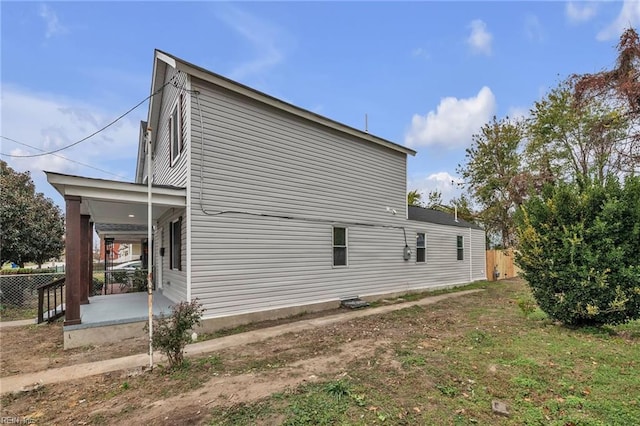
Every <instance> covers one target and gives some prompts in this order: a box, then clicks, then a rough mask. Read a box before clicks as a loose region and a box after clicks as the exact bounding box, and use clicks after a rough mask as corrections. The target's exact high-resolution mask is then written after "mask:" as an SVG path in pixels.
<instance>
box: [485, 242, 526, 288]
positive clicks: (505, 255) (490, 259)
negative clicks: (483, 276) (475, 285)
mask: <svg viewBox="0 0 640 426" xmlns="http://www.w3.org/2000/svg"><path fill="white" fill-rule="evenodd" d="M514 260H515V253H514V251H513V249H506V250H487V279H488V280H489V281H495V280H501V279H504V278H514V277H517V276H518V274H520V268H518V267H517V266H516V264H515V262H514Z"/></svg>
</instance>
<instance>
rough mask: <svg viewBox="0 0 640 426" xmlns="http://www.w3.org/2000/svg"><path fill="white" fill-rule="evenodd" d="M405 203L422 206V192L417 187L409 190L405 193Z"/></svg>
mask: <svg viewBox="0 0 640 426" xmlns="http://www.w3.org/2000/svg"><path fill="white" fill-rule="evenodd" d="M407 204H409V205H410V206H417V207H422V194H421V193H420V192H418V190H417V189H414V190H413V191H409V193H408V194H407Z"/></svg>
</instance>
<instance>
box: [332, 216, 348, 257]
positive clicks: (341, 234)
mask: <svg viewBox="0 0 640 426" xmlns="http://www.w3.org/2000/svg"><path fill="white" fill-rule="evenodd" d="M333 266H347V228H344V227H339V226H334V227H333Z"/></svg>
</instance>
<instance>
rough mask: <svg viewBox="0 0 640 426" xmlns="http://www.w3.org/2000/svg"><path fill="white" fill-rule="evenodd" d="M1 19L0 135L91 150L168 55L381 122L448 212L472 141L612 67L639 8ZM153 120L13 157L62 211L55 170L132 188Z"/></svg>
mask: <svg viewBox="0 0 640 426" xmlns="http://www.w3.org/2000/svg"><path fill="white" fill-rule="evenodd" d="M1 21H2V29H1V32H2V33H1V36H2V41H1V43H2V52H1V53H2V57H1V59H2V61H1V63H2V67H1V77H0V82H1V92H2V105H1V108H2V109H1V128H0V134H1V135H2V136H5V137H8V138H11V139H15V140H17V141H20V142H23V143H26V144H29V145H32V146H34V147H37V148H40V149H43V150H51V149H55V148H58V147H61V146H64V145H67V144H69V143H72V142H75V141H76V140H79V139H81V138H82V137H84V136H87V135H88V134H90V133H92V132H93V131H95V130H96V129H98V128H100V127H101V126H103V125H104V124H106V123H108V122H109V121H111V120H112V119H114V118H115V117H117V116H119V115H120V114H121V113H123V112H125V111H126V110H128V109H129V108H130V107H132V106H133V105H135V104H136V103H138V102H139V101H141V100H142V99H144V98H145V97H146V96H148V95H149V92H150V86H151V81H150V79H151V71H152V60H153V49H154V48H158V49H161V50H164V51H167V52H169V53H171V54H174V55H176V56H178V57H180V58H182V59H184V60H186V61H189V62H192V63H195V64H197V65H200V66H202V67H204V68H207V69H209V70H211V71H214V72H216V73H219V74H222V75H225V76H227V77H230V78H232V79H234V80H237V81H240V82H242V83H244V84H246V85H249V86H251V87H254V88H256V89H258V90H261V91H264V92H266V93H268V94H270V95H272V96H275V97H278V98H281V99H283V100H285V101H287V102H291V103H293V104H295V105H298V106H301V107H303V108H306V109H309V110H311V111H314V112H316V113H319V114H322V115H325V116H327V117H329V118H332V119H334V120H337V121H340V122H342V123H345V124H347V125H350V126H353V127H356V128H360V129H364V126H365V114H367V115H368V123H369V131H370V132H371V133H373V134H376V135H378V136H381V137H383V138H386V139H389V140H392V141H394V142H397V143H399V144H402V145H406V146H409V147H411V148H413V149H415V150H417V151H418V155H417V156H416V157H413V158H409V161H408V176H407V180H408V187H409V189H418V190H420V191H422V192H424V193H426V192H428V191H430V190H434V189H439V190H441V191H443V194H444V198H445V200H446V199H448V198H449V197H451V196H453V195H455V194H456V190H455V189H454V188H452V186H451V181H452V180H456V179H457V176H456V171H455V170H456V166H457V165H458V164H459V163H460V162H462V161H464V153H465V152H464V150H465V148H467V147H468V146H469V145H470V143H471V135H472V134H473V133H474V132H477V130H478V129H479V128H480V126H481V125H482V124H483V123H485V122H487V121H488V120H489V119H490V118H491V117H492V116H493V115H496V116H498V117H502V116H505V115H510V116H520V115H525V114H526V113H527V111H528V110H529V108H530V107H531V106H532V104H533V102H535V101H536V100H537V99H539V98H540V97H541V96H542V95H544V93H545V92H546V91H547V90H548V89H549V88H551V87H553V86H554V85H555V84H557V83H558V82H559V81H560V80H561V79H562V78H564V77H566V76H568V75H569V74H572V73H584V72H597V71H600V70H601V69H603V68H610V67H611V66H612V65H613V64H614V61H615V57H616V54H615V45H616V43H617V41H618V36H619V35H620V33H621V32H622V30H623V28H624V27H625V26H629V25H633V26H636V25H637V24H638V23H639V22H640V3H639V2H637V1H633V2H632V1H627V2H613V1H610V2H568V3H567V2H479V1H477V2H420V3H414V2H408V3H396V2H352V3H341V2H314V3H310V2H299V3H291V2H280V3H265V2H260V3H245V2H243V3H209V2H189V3H186V2H181V3H175V2H154V3H150V2H137V3H134V2H110V3H98V2H54V3H38V2H26V3H17V2H2V5H1ZM146 114H147V104H146V103H145V104H144V105H143V106H141V107H140V108H138V109H137V110H135V111H134V112H133V113H131V114H129V115H128V116H127V117H126V118H125V119H123V120H122V121H120V122H119V123H118V124H117V125H115V126H113V127H112V128H110V129H109V130H108V131H105V132H103V133H101V134H100V135H98V136H96V137H94V138H92V139H90V140H89V141H87V142H85V143H82V144H80V145H78V146H77V147H74V148H72V149H69V150H66V151H63V152H60V153H59V154H60V155H62V156H64V157H67V158H69V159H71V160H75V161H76V163H74V162H71V161H67V160H65V159H63V158H61V157H56V156H51V155H49V156H43V157H36V158H31V159H20V158H11V157H8V156H2V159H4V160H5V161H7V162H8V163H9V164H10V165H11V166H12V167H14V168H15V169H17V170H20V171H23V170H29V171H30V172H31V173H32V176H33V178H34V181H35V182H36V187H37V190H38V191H41V192H44V193H45V194H46V195H48V196H50V197H52V198H54V200H55V201H56V202H57V203H59V204H62V200H61V198H60V196H59V195H57V193H56V192H55V190H53V188H52V187H51V186H49V185H48V184H47V183H46V179H45V177H44V173H42V170H52V171H59V172H63V173H69V174H78V175H85V176H94V177H100V178H107V179H121V180H133V178H134V173H135V159H136V155H137V142H138V125H139V121H140V120H143V119H146ZM0 144H1V145H0V152H2V153H4V154H7V153H8V154H14V155H21V154H28V153H36V152H38V151H37V150H36V149H33V148H28V147H25V146H23V145H18V144H15V143H14V142H11V141H8V140H6V139H2V140H0ZM77 162H81V163H84V164H88V165H91V166H93V167H95V168H97V169H100V170H96V169H95V168H89V167H86V166H83V165H80V164H78V163H77Z"/></svg>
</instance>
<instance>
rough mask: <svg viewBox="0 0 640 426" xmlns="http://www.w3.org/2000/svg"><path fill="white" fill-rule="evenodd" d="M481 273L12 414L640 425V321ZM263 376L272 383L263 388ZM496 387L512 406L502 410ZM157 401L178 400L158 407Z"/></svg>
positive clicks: (53, 395)
mask: <svg viewBox="0 0 640 426" xmlns="http://www.w3.org/2000/svg"><path fill="white" fill-rule="evenodd" d="M482 285H484V286H485V287H486V291H484V292H480V293H476V294H472V295H468V296H465V297H459V298H455V299H448V300H444V301H441V302H439V303H437V304H435V305H428V306H420V307H408V308H406V309H402V310H399V311H394V312H390V313H388V314H384V315H375V316H371V317H366V318H358V319H354V320H351V321H346V322H344V323H339V324H332V325H330V326H326V327H322V328H316V329H309V330H305V331H299V332H295V333H289V334H287V335H283V336H279V337H276V338H273V339H269V340H267V341H262V342H256V343H254V344H249V345H244V346H240V347H234V348H230V349H227V350H222V351H219V352H217V353H215V354H209V355H207V356H202V357H195V358H190V359H189V362H188V363H185V365H183V367H182V368H181V369H178V370H174V371H167V370H165V369H163V368H156V369H154V371H153V372H150V373H145V374H140V375H132V376H127V375H125V376H123V375H122V374H119V373H114V374H112V375H103V376H98V377H94V378H87V379H84V380H81V381H75V382H69V383H61V384H59V385H47V386H46V388H44V390H43V391H42V392H40V393H28V394H22V395H17V396H7V397H5V398H3V400H2V407H3V408H2V413H3V414H2V415H5V414H11V415H28V414H30V413H32V412H33V407H35V406H37V407H39V410H40V411H41V412H42V413H43V415H42V417H41V419H40V420H41V421H42V422H43V424H44V423H49V424H59V423H65V422H67V423H69V422H70V423H74V424H77V423H81V422H88V423H91V424H101V423H106V424H113V423H114V422H115V423H141V424H180V422H182V423H184V422H185V420H184V419H185V418H187V417H185V416H187V415H197V416H202V417H198V418H197V423H202V422H204V423H205V424H207V423H208V424H212V425H255V424H258V425H260V424H264V425H266V424H269V425H270V424H284V425H323V424H325V425H340V424H355V425H373V424H394V425H395V424H399V425H402V424H407V425H422V424H450V425H472V424H492V425H493V424H505V425H510V424H513V425H521V424H545V425H546V424H553V425H571V424H575V425H630V424H640V397H639V396H638V395H640V378H639V375H638V371H639V370H640V321H636V322H632V323H629V324H626V325H623V326H616V327H604V328H591V329H577V330H576V329H570V328H566V327H562V326H559V325H557V324H555V323H554V322H552V321H550V320H549V319H547V318H546V316H544V315H539V317H536V312H537V308H535V309H533V310H532V309H529V308H528V307H527V309H526V310H527V311H528V315H526V316H525V315H523V313H524V312H523V311H522V309H521V307H519V305H518V300H527V298H528V297H530V295H529V292H528V291H527V289H526V287H525V286H524V285H523V284H522V283H521V282H517V281H516V282H514V281H510V282H504V281H503V282H498V283H491V284H487V283H483V284H482ZM230 331H231V330H230ZM234 331H237V330H234ZM366 349H368V350H366ZM318 357H320V358H322V357H324V358H326V359H328V361H326V362H325V361H313V360H315V359H316V358H318ZM299 362H304V363H308V364H305V366H304V367H300V366H299V365H298V366H296V365H297V364H296V363H299ZM274 382H278V383H282V386H281V387H276V388H275V390H274V388H273V387H269V386H272V384H273V383H274ZM259 386H263V387H265V386H266V387H267V388H268V391H267V392H254V393H253V394H252V392H251V389H254V388H256V387H259ZM252 395H253V396H252ZM80 400H86V402H84V403H79V402H78V401H80ZM494 400H499V401H502V402H504V403H506V404H507V406H508V410H509V412H510V415H509V416H500V415H497V414H494V413H493V411H492V408H491V406H492V401H494ZM158 401H161V402H162V403H163V404H164V406H165V407H170V411H166V412H161V413H159V414H157V417H149V416H150V415H152V414H153V410H154V409H156V408H149V407H155V405H154V404H155V403H156V402H158ZM211 401H215V402H211ZM162 403H161V404H160V405H159V406H163V404H162ZM101 410H102V411H101ZM104 410H107V411H104ZM145 416H147V417H145ZM114 419H115V420H114ZM194 421H195V420H194Z"/></svg>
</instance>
